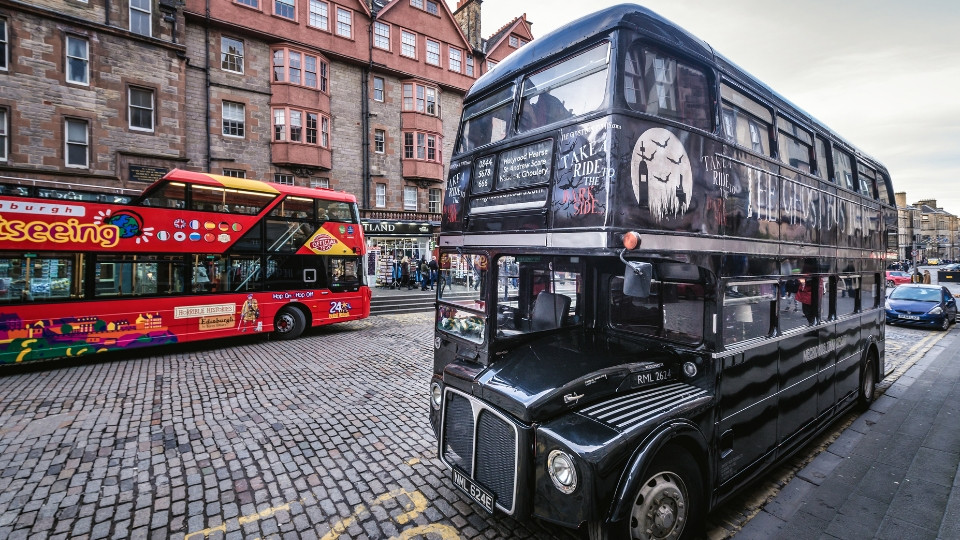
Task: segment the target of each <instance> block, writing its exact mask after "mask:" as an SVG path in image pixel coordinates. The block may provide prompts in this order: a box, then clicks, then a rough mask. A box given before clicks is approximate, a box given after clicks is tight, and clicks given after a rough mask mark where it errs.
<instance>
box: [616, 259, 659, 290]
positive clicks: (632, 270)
mask: <svg viewBox="0 0 960 540" xmlns="http://www.w3.org/2000/svg"><path fill="white" fill-rule="evenodd" d="M624 262H626V263H627V267H626V270H625V271H624V272H623V294H625V295H627V296H636V297H638V298H646V297H648V296H650V278H651V277H653V265H652V264H650V263H648V262H637V261H624Z"/></svg>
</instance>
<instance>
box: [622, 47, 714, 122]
mask: <svg viewBox="0 0 960 540" xmlns="http://www.w3.org/2000/svg"><path fill="white" fill-rule="evenodd" d="M624 97H625V98H626V100H627V104H628V105H629V106H630V108H631V109H634V110H638V111H643V112H645V113H648V114H655V115H657V116H661V117H663V118H669V119H672V120H676V121H678V122H683V123H684V124H687V125H690V126H693V127H695V128H699V129H702V130H705V131H710V130H712V129H713V122H712V121H711V118H712V117H713V114H712V113H711V112H710V109H711V107H710V103H711V101H712V100H711V99H710V84H709V83H708V82H707V77H706V75H705V74H704V71H703V70H701V69H699V68H696V67H693V66H690V65H688V64H685V63H684V62H682V61H679V60H677V59H676V58H673V57H671V56H668V55H665V54H663V53H661V52H659V51H656V50H653V49H650V48H648V47H643V46H641V45H635V46H633V48H631V49H630V52H629V53H627V58H626V62H625V65H624Z"/></svg>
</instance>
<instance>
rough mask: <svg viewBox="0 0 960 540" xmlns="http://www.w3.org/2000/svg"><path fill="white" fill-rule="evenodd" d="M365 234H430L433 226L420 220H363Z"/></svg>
mask: <svg viewBox="0 0 960 540" xmlns="http://www.w3.org/2000/svg"><path fill="white" fill-rule="evenodd" d="M361 223H362V224H363V233H364V234H365V235H367V236H432V235H433V226H432V225H430V224H429V223H422V222H402V221H363V222H361Z"/></svg>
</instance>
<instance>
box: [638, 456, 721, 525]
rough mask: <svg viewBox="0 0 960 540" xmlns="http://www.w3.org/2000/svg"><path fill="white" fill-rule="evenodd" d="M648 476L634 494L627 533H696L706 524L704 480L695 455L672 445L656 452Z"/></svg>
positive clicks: (646, 475)
mask: <svg viewBox="0 0 960 540" xmlns="http://www.w3.org/2000/svg"><path fill="white" fill-rule="evenodd" d="M645 478H646V479H647V480H646V481H644V482H643V483H642V484H640V485H639V486H637V489H636V490H635V491H634V492H633V494H632V495H631V500H632V503H633V504H632V505H631V508H632V509H631V511H630V515H629V516H628V517H627V523H626V524H625V529H624V531H625V532H626V536H625V537H626V538H631V539H634V540H646V539H652V538H670V539H681V540H682V539H689V538H694V537H696V535H697V534H699V533H700V529H701V528H702V526H703V516H702V514H703V482H702V478H701V476H700V470H699V468H698V467H697V465H696V463H695V461H694V458H693V456H691V455H690V453H689V452H687V451H686V450H683V449H682V448H679V447H672V448H671V449H670V451H668V452H663V453H661V454H660V455H659V456H657V458H656V459H655V460H654V461H653V463H652V464H651V465H650V467H649V468H648V469H647V473H646V474H645ZM648 531H650V532H649V533H648Z"/></svg>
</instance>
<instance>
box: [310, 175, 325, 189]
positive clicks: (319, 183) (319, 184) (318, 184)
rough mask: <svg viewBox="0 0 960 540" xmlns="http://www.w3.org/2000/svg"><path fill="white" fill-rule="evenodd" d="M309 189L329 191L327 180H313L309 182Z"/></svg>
mask: <svg viewBox="0 0 960 540" xmlns="http://www.w3.org/2000/svg"><path fill="white" fill-rule="evenodd" d="M310 187H312V188H314V189H330V179H329V178H314V179H311V180H310Z"/></svg>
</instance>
